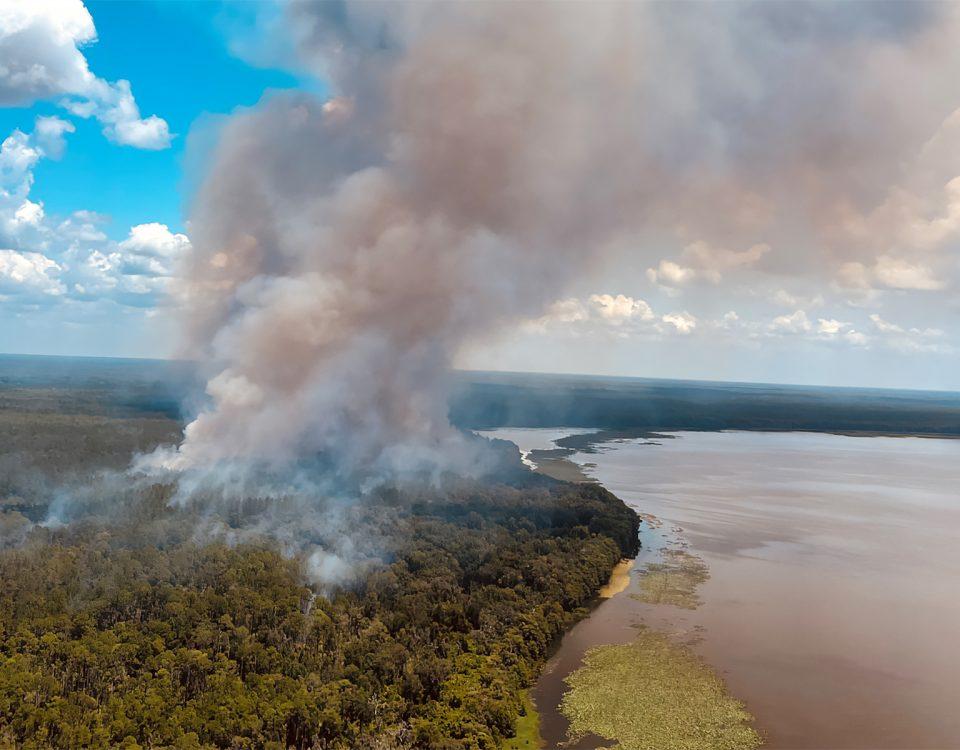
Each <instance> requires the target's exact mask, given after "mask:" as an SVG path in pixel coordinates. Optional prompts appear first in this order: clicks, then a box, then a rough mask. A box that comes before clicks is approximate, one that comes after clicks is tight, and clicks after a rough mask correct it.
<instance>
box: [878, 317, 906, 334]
mask: <svg viewBox="0 0 960 750" xmlns="http://www.w3.org/2000/svg"><path fill="white" fill-rule="evenodd" d="M870 320H871V321H872V322H873V325H874V326H875V327H876V329H877V330H878V331H880V333H903V329H902V328H901V327H900V326H898V325H895V324H894V323H889V322H887V321H886V320H884V319H883V318H881V317H880V316H879V315H878V314H877V313H873V314H872V315H871V316H870Z"/></svg>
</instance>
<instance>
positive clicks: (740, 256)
mask: <svg viewBox="0 0 960 750" xmlns="http://www.w3.org/2000/svg"><path fill="white" fill-rule="evenodd" d="M768 252H770V246H769V245H765V244H757V245H753V246H751V247H749V248H747V249H746V250H742V251H735V250H727V249H725V248H722V247H714V246H713V245H710V244H709V243H707V242H704V241H702V240H698V241H697V242H692V243H690V244H689V245H687V246H686V247H685V248H684V250H683V253H682V260H683V264H682V265H681V264H680V263H676V262H674V261H672V260H667V259H662V260H660V262H659V263H658V264H657V266H656V268H648V269H647V279H649V280H650V282H651V283H653V284H658V285H660V286H662V287H666V288H668V289H670V288H674V287H678V286H683V285H685V284H688V283H690V282H691V281H694V280H695V279H702V280H705V281H708V282H710V283H711V284H719V283H720V282H721V281H722V280H723V274H724V273H725V272H727V271H730V270H733V269H737V268H750V267H752V266H754V265H756V264H757V263H758V262H759V261H760V259H761V258H762V257H763V256H764V255H766V254H767V253H768Z"/></svg>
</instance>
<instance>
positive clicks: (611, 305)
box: [590, 294, 653, 325]
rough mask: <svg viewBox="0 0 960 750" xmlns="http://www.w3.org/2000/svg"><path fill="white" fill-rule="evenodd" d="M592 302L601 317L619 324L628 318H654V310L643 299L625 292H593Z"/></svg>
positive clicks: (644, 319)
mask: <svg viewBox="0 0 960 750" xmlns="http://www.w3.org/2000/svg"><path fill="white" fill-rule="evenodd" d="M590 302H591V304H592V305H593V306H594V308H595V309H596V310H597V312H598V313H599V314H600V317H601V318H604V319H605V320H608V321H610V322H611V323H613V324H615V325H618V324H620V323H623V322H625V321H628V320H632V319H636V320H642V321H647V320H653V310H651V309H650V305H648V304H647V303H646V302H645V301H643V300H642V299H635V298H633V297H628V296H626V295H623V294H618V295H616V296H613V295H610V294H593V295H591V296H590Z"/></svg>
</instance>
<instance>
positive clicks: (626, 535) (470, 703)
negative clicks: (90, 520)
mask: <svg viewBox="0 0 960 750" xmlns="http://www.w3.org/2000/svg"><path fill="white" fill-rule="evenodd" d="M382 502H384V505H383V506H381V507H377V506H376V505H372V506H371V507H370V508H369V512H371V513H379V514H384V513H388V514H389V515H390V521H389V522H387V523H386V525H387V526H391V527H392V528H393V533H392V534H391V535H390V539H391V541H392V545H393V546H392V548H391V549H390V550H389V551H388V558H389V562H385V563H384V564H383V565H382V566H379V567H377V568H375V569H373V570H371V571H370V572H369V573H368V574H366V575H365V576H364V579H363V581H362V583H361V584H360V585H358V586H357V587H356V588H355V589H346V590H340V591H335V592H332V593H331V594H330V595H329V596H315V595H314V592H313V591H311V589H310V588H309V587H308V586H307V585H306V584H305V578H304V576H303V573H302V570H301V567H300V563H299V562H298V560H297V559H296V558H294V559H285V558H284V557H283V556H281V555H280V554H278V553H277V551H276V550H274V549H272V548H271V547H270V546H269V545H266V546H261V545H245V546H238V547H234V548H229V547H226V546H223V545H219V544H206V545H198V544H196V543H194V542H191V541H189V540H184V541H181V542H177V543H172V544H170V545H169V546H165V547H156V546H153V545H144V546H131V544H130V541H131V538H135V536H136V535H135V534H131V533H130V532H131V531H132V528H131V527H132V526H134V524H132V523H131V524H130V525H129V526H127V525H120V526H118V527H117V528H114V529H110V528H104V527H102V526H99V525H85V524H77V525H75V526H71V527H67V528H65V529H60V530H57V531H44V532H36V533H34V534H33V535H32V537H31V538H30V539H29V540H28V542H27V543H26V544H25V545H23V546H20V547H17V548H13V549H7V550H5V551H4V552H3V553H2V554H0V638H2V642H0V738H2V740H3V741H5V742H7V743H9V744H12V745H15V746H22V747H37V748H40V747H62V748H91V747H115V746H121V747H137V746H141V747H223V748H226V747H230V748H234V747H236V748H241V747H242V748H259V747H275V748H281V747H296V748H406V747H409V748H437V749H439V748H450V749H451V750H452V749H453V748H495V747H497V746H498V745H499V743H500V741H501V740H502V738H505V737H509V736H510V735H511V734H512V733H513V727H514V723H515V721H516V718H517V715H518V711H519V710H520V702H519V697H518V692H519V690H520V689H522V688H523V687H525V686H527V685H529V684H530V682H531V681H532V680H533V679H534V677H535V676H536V674H537V670H538V668H539V667H540V666H541V663H542V660H543V658H544V655H545V653H546V650H547V648H548V646H549V644H550V643H551V641H552V640H553V639H554V638H555V637H556V636H557V635H558V633H560V632H561V630H562V629H563V628H564V627H565V626H567V625H568V624H569V623H570V621H571V619H572V618H573V617H575V616H576V613H577V609H578V608H579V607H582V606H583V605H584V604H586V603H587V602H588V601H589V600H590V599H591V597H592V596H593V595H594V593H595V591H596V589H597V588H598V586H600V585H601V584H602V583H603V582H604V581H605V580H606V578H607V577H608V575H609V572H610V569H611V568H612V567H613V565H614V564H615V563H616V562H617V560H618V559H619V558H620V557H621V556H623V555H629V554H632V553H633V552H634V545H635V543H636V542H635V540H636V521H635V519H634V518H633V515H632V513H630V512H629V511H627V510H626V508H625V507H624V506H623V505H622V504H621V503H620V501H619V500H617V499H616V498H614V497H613V496H611V495H610V494H609V493H607V492H606V491H605V490H603V489H602V488H599V487H596V486H574V485H560V484H551V485H550V486H541V487H531V488H525V489H522V488H515V487H509V486H506V485H502V486H490V485H472V486H471V485H461V486H459V487H458V488H457V489H456V490H455V491H453V492H450V493H437V494H436V495H435V496H432V497H430V496H428V495H426V494H425V493H421V494H420V496H419V500H418V501H417V502H416V503H414V504H407V503H404V502H402V501H400V502H399V503H398V499H397V497H396V495H394V497H392V498H391V499H390V500H389V504H390V507H389V508H387V505H386V503H387V502H388V501H387V500H386V499H383V500H382ZM145 512H146V509H145V508H141V509H140V510H139V512H138V515H139V519H138V524H136V525H139V523H142V522H144V521H146V522H147V525H149V521H151V520H156V519H158V518H160V517H166V516H167V515H168V514H169V513H170V511H169V510H167V508H166V505H165V502H164V498H163V496H162V493H158V494H157V496H156V497H155V498H154V503H153V515H154V519H150V518H145V517H144V516H143V513H145ZM182 520H183V522H185V523H186V522H187V521H188V519H186V518H184V519H182ZM379 523H380V525H381V528H382V527H383V526H384V523H385V522H384V521H383V516H382V515H381V518H380V522H379Z"/></svg>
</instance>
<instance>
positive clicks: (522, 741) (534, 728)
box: [503, 691, 543, 750]
mask: <svg viewBox="0 0 960 750" xmlns="http://www.w3.org/2000/svg"><path fill="white" fill-rule="evenodd" d="M522 698H523V704H522V706H523V707H522V710H521V713H520V715H519V716H518V717H517V734H516V736H515V737H511V738H510V739H508V740H506V741H505V742H504V743H503V750H537V749H538V748H542V747H543V738H541V737H540V714H538V713H537V709H536V707H535V706H534V705H533V701H532V700H531V699H530V693H528V692H527V691H524V693H523V696H522Z"/></svg>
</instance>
